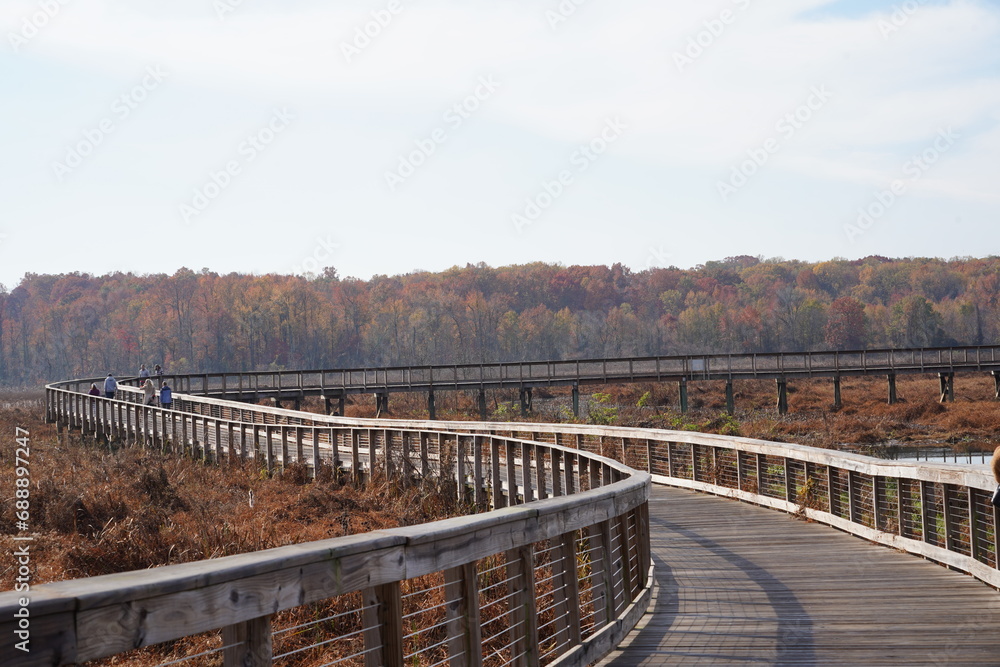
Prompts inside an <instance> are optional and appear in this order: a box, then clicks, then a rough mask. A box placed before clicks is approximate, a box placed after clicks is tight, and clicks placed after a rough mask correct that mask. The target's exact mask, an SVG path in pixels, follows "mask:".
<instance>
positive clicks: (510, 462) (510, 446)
mask: <svg viewBox="0 0 1000 667" xmlns="http://www.w3.org/2000/svg"><path fill="white" fill-rule="evenodd" d="M516 446H517V445H516V443H515V442H513V441H511V440H505V441H504V453H505V454H506V463H507V505H509V506H511V507H513V506H514V505H517V468H516V467H515V464H514V447H516Z"/></svg>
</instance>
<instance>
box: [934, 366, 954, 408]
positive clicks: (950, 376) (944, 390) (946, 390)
mask: <svg viewBox="0 0 1000 667" xmlns="http://www.w3.org/2000/svg"><path fill="white" fill-rule="evenodd" d="M938 380H939V382H940V385H941V402H942V403H953V402H954V401H955V374H954V373H938Z"/></svg>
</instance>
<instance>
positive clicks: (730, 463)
mask: <svg viewBox="0 0 1000 667" xmlns="http://www.w3.org/2000/svg"><path fill="white" fill-rule="evenodd" d="M712 478H713V479H714V480H715V483H716V484H717V485H719V486H722V487H725V488H727V489H735V488H737V487H738V486H739V474H738V471H737V467H736V450H735V449H722V448H718V447H717V448H715V464H714V465H713V467H712Z"/></svg>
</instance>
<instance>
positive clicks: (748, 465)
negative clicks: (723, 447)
mask: <svg viewBox="0 0 1000 667" xmlns="http://www.w3.org/2000/svg"><path fill="white" fill-rule="evenodd" d="M736 463H737V472H738V477H739V484H740V488H741V489H742V490H743V491H746V492H747V493H757V492H758V490H759V489H760V484H759V482H760V480H758V479H757V456H756V454H753V453H751V452H744V451H739V450H737V452H736Z"/></svg>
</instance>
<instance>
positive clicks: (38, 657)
mask: <svg viewBox="0 0 1000 667" xmlns="http://www.w3.org/2000/svg"><path fill="white" fill-rule="evenodd" d="M89 384H90V381H87V382H70V383H61V384H57V385H50V386H49V387H47V388H46V397H47V406H46V414H47V417H48V418H49V419H50V420H52V421H54V422H56V423H57V424H58V425H59V430H60V431H63V429H65V428H70V429H80V430H81V431H82V432H85V433H92V434H95V435H97V436H104V437H108V438H113V439H117V440H123V441H126V442H132V441H135V442H138V443H140V444H142V445H144V446H147V447H156V448H161V449H163V450H164V451H172V452H177V453H182V452H183V453H186V454H189V455H194V456H196V457H204V458H206V459H209V460H213V461H216V462H219V463H225V462H227V461H229V460H233V459H242V458H247V457H250V458H253V459H256V460H258V461H259V462H260V463H261V464H262V465H266V466H267V467H268V468H274V467H283V466H286V465H289V464H291V463H293V462H298V463H301V464H304V465H307V466H309V467H310V468H312V469H313V470H314V471H318V470H319V469H320V468H321V467H322V466H333V467H336V468H338V469H340V470H341V471H342V472H343V473H345V474H349V475H351V476H353V477H355V478H356V479H364V478H370V477H373V476H379V475H384V476H385V478H387V479H395V480H397V481H398V483H400V484H413V483H419V482H421V481H422V480H428V479H435V480H437V481H438V482H442V481H444V482H449V483H448V484H444V486H445V488H447V487H449V486H450V488H452V489H454V492H455V493H456V494H458V496H459V498H460V500H462V501H463V502H465V503H466V504H467V505H468V506H470V507H474V508H476V509H477V510H479V511H482V512H483V513H480V514H475V515H472V516H464V517H459V518H454V519H449V520H444V521H438V522H434V523H430V524H424V525H418V526H410V527H405V528H397V529H391V530H379V531H375V532H372V533H366V534H361V535H354V536H350V537H343V538H336V539H330V540H324V541H319V542H312V543H307V544H299V545H295V546H288V547H282V548H277V549H270V550H266V551H261V552H256V553H249V554H243V555H237V556H230V557H225V558H218V559H211V560H206V561H200V562H196V563H187V564H182V565H174V566H167V567H160V568H154V569H150V570H145V571H138V572H129V573H122V574H114V575H108V576H101V577H93V578H89V579H83V580H76V581H66V582H59V583H54V584H47V585H41V586H37V587H32V589H31V591H30V601H29V602H27V603H24V601H22V600H21V598H22V597H24V595H25V594H19V593H13V592H12V593H4V594H2V595H0V619H2V620H0V626H2V632H3V635H4V639H3V645H2V647H0V650H2V651H3V653H2V655H3V657H4V664H46V665H64V664H72V663H77V662H83V661H87V660H92V659H96V658H101V657H106V656H112V655H118V654H121V653H124V652H127V651H129V650H131V649H136V648H140V647H145V646H151V645H155V644H160V643H162V642H168V641H173V640H178V639H183V638H189V637H192V636H194V635H200V634H202V633H209V635H210V636H208V637H203V638H202V639H203V640H204V642H205V643H207V644H208V645H209V646H210V648H209V649H208V653H209V654H211V659H214V660H218V656H219V655H221V656H222V659H223V661H224V664H226V665H264V664H267V665H270V664H272V661H274V662H275V663H277V664H280V660H281V659H282V658H290V659H293V658H298V657H302V655H306V656H320V655H325V656H332V657H328V658H326V659H324V660H322V661H323V662H327V663H331V664H344V665H366V667H367V666H368V665H398V666H402V665H403V664H407V665H437V664H450V665H481V664H483V665H508V664H510V665H540V664H558V665H585V664H589V663H590V662H592V661H593V660H595V659H597V658H599V657H600V656H602V655H604V654H605V653H607V652H608V651H610V650H611V649H612V648H613V647H614V646H615V645H616V644H617V643H618V642H619V641H620V640H621V639H622V638H623V637H624V635H625V634H626V633H627V632H628V631H629V630H631V628H632V627H634V626H635V624H636V623H637V622H638V619H639V618H640V617H641V615H642V613H644V612H645V610H646V608H647V606H648V604H649V600H650V598H651V577H650V573H651V564H650V554H649V534H648V514H647V505H646V503H647V497H648V493H649V484H650V477H649V475H648V474H646V473H641V472H636V471H634V470H631V469H629V468H628V467H626V466H625V465H623V464H621V463H619V462H616V461H614V460H611V459H608V458H604V457H601V456H599V455H596V454H591V453H588V452H579V451H574V450H572V449H570V448H566V447H562V446H557V445H547V444H543V443H539V442H532V441H530V440H526V439H521V438H515V437H504V436H499V435H478V434H468V433H459V432H456V431H454V430H452V429H449V428H448V427H447V426H444V427H436V426H429V425H425V426H416V427H413V426H400V425H397V424H395V423H391V422H387V421H382V422H378V423H377V424H374V425H369V426H366V427H364V428H362V427H358V426H352V425H338V424H335V423H323V424H319V423H316V424H311V425H309V426H304V425H299V426H296V427H291V426H289V425H288V424H285V423H282V424H279V423H277V422H278V421H281V419H280V418H279V419H276V418H275V415H274V414H273V411H272V410H270V409H268V408H264V407H257V406H245V405H240V404H227V403H226V402H224V401H214V402H213V403H212V405H211V406H209V405H208V404H205V403H201V402H199V399H197V397H187V396H183V395H181V396H178V397H177V400H176V404H175V408H176V409H171V410H166V409H161V408H159V407H155V406H145V405H141V404H140V403H139V402H137V401H139V400H141V399H140V397H141V392H138V390H136V389H134V388H130V387H122V389H121V391H120V392H119V394H118V397H117V399H114V400H112V399H106V398H103V397H96V396H89V395H85V394H82V393H81V392H82V390H83V389H85V388H87V387H89ZM195 406H197V407H198V408H199V409H202V410H205V409H207V408H210V410H209V411H211V410H214V411H215V412H216V413H219V412H221V411H223V410H225V411H226V413H227V414H226V416H225V417H223V416H221V415H217V416H208V415H204V414H198V412H197V411H195V410H194V409H193V408H194V407H195ZM279 417H280V416H279ZM285 421H287V419H286V420H285ZM265 422H269V423H265ZM373 426H377V428H374V427H373ZM488 510H490V511H488ZM25 610H26V611H25ZM288 610H291V611H298V612H299V613H298V616H297V618H298V619H299V620H301V618H302V617H303V616H305V617H306V618H310V619H312V620H308V621H306V622H304V623H300V622H296V624H294V625H291V626H290V625H289V622H288V621H287V619H284V618H283V616H282V614H283V613H284V612H286V611H288ZM19 614H20V616H19ZM24 617H27V618H28V619H29V621H28V622H27V623H24V622H22V621H21V618H24ZM317 617H320V618H319V620H316V618H317ZM25 627H28V629H24V628H25ZM303 628H304V629H303ZM19 630H20V631H21V632H24V633H25V634H26V635H27V636H28V637H29V638H30V649H31V652H30V653H21V652H19V651H18V649H16V648H15V647H14V644H15V643H16V642H18V640H19V636H18V634H17V632H18V631H19ZM304 635H308V636H309V637H310V638H311V642H309V641H307V642H305V645H302V644H303V639H302V638H303V636H304ZM306 652H312V653H306ZM195 664H197V663H195Z"/></svg>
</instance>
